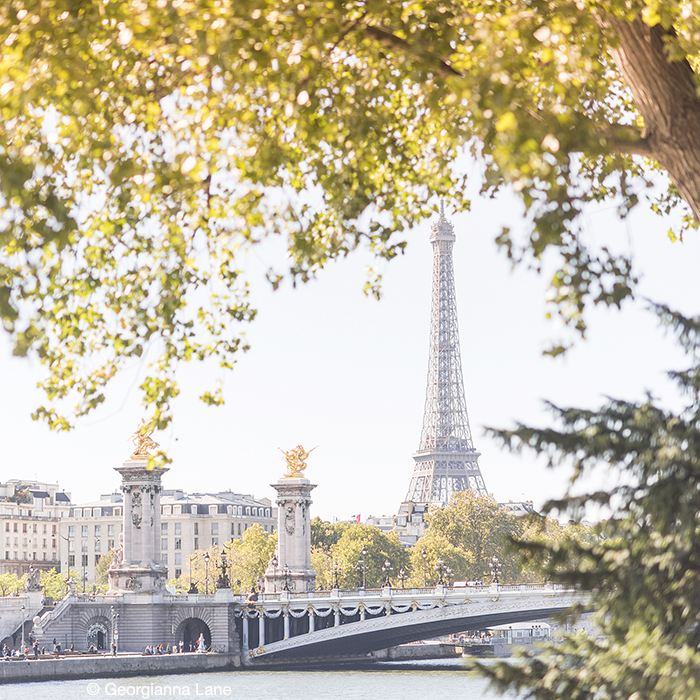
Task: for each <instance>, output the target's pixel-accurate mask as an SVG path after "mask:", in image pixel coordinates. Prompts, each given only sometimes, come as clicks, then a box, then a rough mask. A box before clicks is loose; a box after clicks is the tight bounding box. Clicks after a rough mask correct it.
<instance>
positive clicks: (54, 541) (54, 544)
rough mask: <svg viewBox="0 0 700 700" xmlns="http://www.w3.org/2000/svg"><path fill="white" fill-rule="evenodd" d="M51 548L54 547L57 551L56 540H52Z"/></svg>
mask: <svg viewBox="0 0 700 700" xmlns="http://www.w3.org/2000/svg"><path fill="white" fill-rule="evenodd" d="M51 546H52V547H53V548H54V549H56V540H55V539H53V540H51Z"/></svg>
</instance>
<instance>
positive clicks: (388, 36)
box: [365, 24, 463, 78]
mask: <svg viewBox="0 0 700 700" xmlns="http://www.w3.org/2000/svg"><path fill="white" fill-rule="evenodd" d="M365 33H366V34H367V35H368V36H370V37H372V38H373V39H376V40H377V41H378V42H379V43H380V44H384V46H388V47H389V48H392V49H400V50H401V51H403V52H404V53H407V54H409V55H411V56H413V57H414V58H419V59H423V60H425V58H426V56H427V57H428V58H430V60H431V61H432V62H433V63H434V65H435V68H436V70H437V72H438V73H439V74H440V75H441V76H442V77H443V78H452V77H455V76H458V77H461V76H462V75H463V74H462V73H460V72H459V71H458V70H455V69H454V68H453V67H452V66H451V65H450V64H449V63H447V62H446V61H444V60H443V59H441V58H439V57H438V56H435V55H433V54H430V53H426V52H421V51H418V50H417V49H416V48H415V47H414V46H413V45H412V44H410V43H409V42H408V41H406V40H405V39H401V38H400V37H398V36H396V35H395V34H392V33H391V32H387V31H385V30H384V29H380V28H379V27H376V26H374V25H371V24H368V25H365Z"/></svg>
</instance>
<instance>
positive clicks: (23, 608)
mask: <svg viewBox="0 0 700 700" xmlns="http://www.w3.org/2000/svg"><path fill="white" fill-rule="evenodd" d="M25 610H26V607H25V606H24V605H22V657H24V611H25Z"/></svg>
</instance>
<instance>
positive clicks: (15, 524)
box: [14, 523, 17, 532]
mask: <svg viewBox="0 0 700 700" xmlns="http://www.w3.org/2000/svg"><path fill="white" fill-rule="evenodd" d="M14 526H15V532H17V523H14Z"/></svg>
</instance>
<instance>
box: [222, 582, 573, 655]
mask: <svg viewBox="0 0 700 700" xmlns="http://www.w3.org/2000/svg"><path fill="white" fill-rule="evenodd" d="M582 602H584V599H583V597H582V596H581V595H580V594H578V593H577V592H576V591H573V590H566V589H563V588H562V587H559V586H552V585H546V584H542V585H530V584H523V585H498V584H492V585H490V586H470V587H455V588H449V587H446V586H437V587H435V588H426V589H410V590H409V589H405V590H403V589H392V588H385V589H381V590H367V591H363V590H352V591H342V590H333V591H330V592H328V591H326V592H314V593H308V592H307V593H298V594H297V593H289V592H283V593H279V594H272V595H270V594H268V595H262V596H260V599H259V600H257V601H251V602H248V603H244V604H241V606H240V608H239V609H238V610H237V611H236V617H237V620H236V622H237V629H238V631H239V634H240V637H241V641H242V652H243V654H242V660H243V662H244V663H246V664H249V665H256V666H257V665H266V664H285V663H289V662H294V661H296V660H301V659H304V660H309V659H313V658H319V659H320V658H323V659H326V660H330V658H331V657H334V658H336V659H351V658H353V657H355V658H360V657H363V656H366V655H367V654H368V653H369V652H372V651H375V650H379V649H386V648H388V647H392V646H396V645H398V644H405V643H407V642H414V641H418V640H421V639H430V638H433V637H438V636H441V635H446V634H451V633H457V632H462V631H464V630H469V629H472V630H473V629H484V628H486V627H492V626H494V625H502V624H509V623H514V622H524V621H528V620H537V619H542V618H545V617H549V616H551V615H554V614H556V613H559V612H563V611H565V610H567V609H569V608H571V607H572V606H573V605H576V604H581V603H582Z"/></svg>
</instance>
